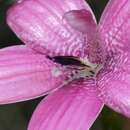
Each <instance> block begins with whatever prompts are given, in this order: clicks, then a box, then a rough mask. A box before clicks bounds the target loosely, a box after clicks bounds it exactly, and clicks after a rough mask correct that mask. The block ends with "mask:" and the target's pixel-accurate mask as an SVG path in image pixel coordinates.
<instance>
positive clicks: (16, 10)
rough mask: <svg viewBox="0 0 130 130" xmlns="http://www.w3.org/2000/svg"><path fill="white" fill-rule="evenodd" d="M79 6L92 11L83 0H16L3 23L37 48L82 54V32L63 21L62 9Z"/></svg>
mask: <svg viewBox="0 0 130 130" xmlns="http://www.w3.org/2000/svg"><path fill="white" fill-rule="evenodd" d="M30 5H31V6H30ZM80 9H86V10H89V11H90V12H92V11H91V9H90V7H89V6H88V5H87V3H86V2H85V1H84V0H69V1H68V0H64V1H61V0H22V1H21V0H19V1H18V2H17V3H16V4H15V5H14V6H13V7H12V8H11V9H10V10H9V11H8V14H7V16H8V17H7V22H8V24H9V26H10V27H11V28H12V30H13V31H14V32H15V33H16V34H17V36H18V37H19V38H20V39H21V40H22V41H23V42H24V43H26V44H27V45H29V46H31V47H32V48H34V49H35V50H37V51H40V52H42V53H44V54H47V53H48V54H49V55H53V56H54V55H62V56H64V55H66V56H67V55H69V56H82V55H83V56H84V55H86V54H85V51H83V50H84V49H85V46H86V45H85V44H86V42H85V41H84V35H83V34H82V33H81V32H79V31H77V30H75V29H73V28H71V27H70V26H69V24H68V23H66V22H65V21H63V16H64V14H65V13H66V12H68V11H71V10H80Z"/></svg>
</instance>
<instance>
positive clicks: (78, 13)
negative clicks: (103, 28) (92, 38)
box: [64, 9, 97, 35]
mask: <svg viewBox="0 0 130 130" xmlns="http://www.w3.org/2000/svg"><path fill="white" fill-rule="evenodd" d="M64 19H65V20H66V21H67V22H68V23H69V25H71V27H73V28H74V29H76V30H79V31H80V32H83V33H87V35H90V33H92V34H91V35H93V33H95V31H96V27H97V24H96V20H95V18H93V15H92V13H91V12H90V11H89V10H85V9H82V10H72V11H69V12H67V13H66V14H65V15H64Z"/></svg>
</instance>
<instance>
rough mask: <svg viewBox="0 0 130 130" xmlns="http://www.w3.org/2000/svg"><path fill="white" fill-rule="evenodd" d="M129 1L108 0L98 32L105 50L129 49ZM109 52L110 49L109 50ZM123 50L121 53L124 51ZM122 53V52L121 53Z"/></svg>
mask: <svg viewBox="0 0 130 130" xmlns="http://www.w3.org/2000/svg"><path fill="white" fill-rule="evenodd" d="M129 12H130V1H129V0H120V1H117V0H110V2H108V5H107V7H106V9H105V11H104V13H103V15H102V17H101V20H100V24H99V32H100V33H101V35H102V38H103V40H104V44H103V46H104V49H106V51H109V50H111V51H114V50H117V51H124V52H126V51H127V52H129V50H130V37H129V35H130V29H129V28H130V22H129V21H130V13H129ZM109 52H110V51H109ZM124 52H123V53H124ZM123 53H122V54H123Z"/></svg>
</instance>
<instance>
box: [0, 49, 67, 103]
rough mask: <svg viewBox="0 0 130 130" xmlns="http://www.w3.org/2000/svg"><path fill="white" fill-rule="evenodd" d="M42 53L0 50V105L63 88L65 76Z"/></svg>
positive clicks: (28, 50)
mask: <svg viewBox="0 0 130 130" xmlns="http://www.w3.org/2000/svg"><path fill="white" fill-rule="evenodd" d="M58 67H59V66H58V65H56V64H54V63H53V62H51V61H50V60H48V59H47V58H46V57H44V56H43V55H41V54H38V53H36V52H34V51H33V50H31V49H29V48H26V47H25V46H15V47H9V48H5V49H1V50H0V104H5V103H11V102H18V101H23V100H28V99H32V98H35V97H38V96H41V95H44V94H46V93H48V91H50V90H52V89H55V88H57V87H59V86H60V85H62V84H63V83H64V80H65V78H66V77H65V75H63V73H62V72H61V71H59V70H58Z"/></svg>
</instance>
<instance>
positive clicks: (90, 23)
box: [64, 9, 105, 63]
mask: <svg viewBox="0 0 130 130" xmlns="http://www.w3.org/2000/svg"><path fill="white" fill-rule="evenodd" d="M64 19H65V20H66V21H67V22H68V23H69V25H70V26H71V27H72V28H74V29H76V30H79V31H80V32H82V33H84V35H86V38H85V40H86V43H87V46H86V50H85V52H88V58H89V60H90V61H91V62H93V63H102V62H104V57H105V54H104V53H105V52H104V51H103V49H102V48H103V47H102V46H100V44H101V40H100V35H99V34H98V32H97V24H96V21H95V18H94V17H93V15H92V13H91V12H90V11H89V10H85V9H82V10H72V11H69V12H67V13H66V14H65V15H64Z"/></svg>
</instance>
